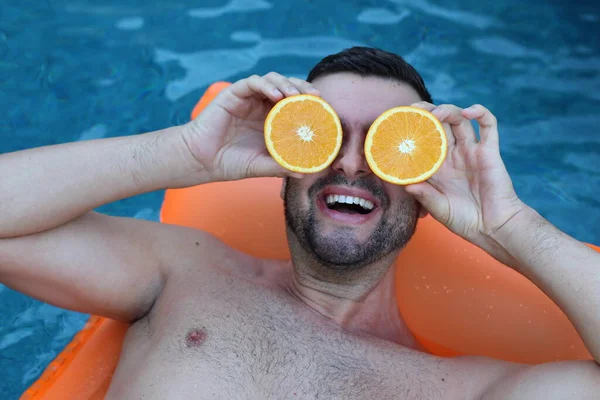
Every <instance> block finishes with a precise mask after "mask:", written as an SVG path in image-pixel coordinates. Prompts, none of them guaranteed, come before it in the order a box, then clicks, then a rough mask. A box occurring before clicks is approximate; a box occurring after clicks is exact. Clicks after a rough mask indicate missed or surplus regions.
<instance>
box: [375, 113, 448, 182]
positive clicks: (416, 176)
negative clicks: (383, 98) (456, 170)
mask: <svg viewBox="0 0 600 400" xmlns="http://www.w3.org/2000/svg"><path fill="white" fill-rule="evenodd" d="M447 151H448V141H447V139H446V133H445V132H444V128H443V126H442V124H441V123H440V121H439V120H438V119H437V118H436V117H435V116H434V115H433V114H431V113H430V112H429V111H426V110H423V109H421V108H416V107H396V108H392V109H390V110H388V111H386V112H384V113H383V114H381V115H380V116H379V117H378V118H377V119H376V120H375V122H373V124H372V125H371V127H370V128H369V132H368V133H367V138H366V139H365V157H366V159H367V163H368V164H369V167H371V170H372V171H373V173H375V174H376V175H377V176H379V177H380V178H381V179H383V180H385V181H387V182H390V183H395V184H397V185H409V184H412V183H419V182H423V181H425V180H427V179H429V178H430V177H431V176H432V175H433V174H435V173H436V172H437V170H438V169H440V167H441V166H442V163H443V162H444V159H445V158H446V153H447Z"/></svg>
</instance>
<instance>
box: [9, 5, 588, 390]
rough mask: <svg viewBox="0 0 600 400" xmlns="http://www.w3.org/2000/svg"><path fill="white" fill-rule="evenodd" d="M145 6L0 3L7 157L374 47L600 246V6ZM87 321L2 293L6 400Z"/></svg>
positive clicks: (117, 130) (135, 127)
mask: <svg viewBox="0 0 600 400" xmlns="http://www.w3.org/2000/svg"><path fill="white" fill-rule="evenodd" d="M139 4H140V2H136V1H126V0H121V1H116V0H98V1H93V2H92V1H87V2H86V1H81V0H80V1H66V0H62V1H53V2H41V1H33V0H30V1H23V0H19V1H17V0H3V1H2V4H1V5H0V110H2V111H3V118H2V119H1V120H0V153H4V152H9V151H15V150H19V149H23V148H29V147H35V146H41V145H48V144H55V143H62V142H67V141H74V140H87V139H93V138H101V137H112V136H120V135H131V134H136V133H141V132H146V131H151V130H156V129H160V128H164V127H166V126H169V125H172V124H179V123H183V122H185V121H186V120H187V118H188V115H189V112H190V109H191V107H192V106H193V105H194V104H195V102H196V101H197V99H198V98H199V96H200V95H201V94H202V93H203V91H204V89H205V88H206V87H207V86H208V84H209V83H210V82H213V81H216V80H230V81H232V80H236V79H239V78H241V77H244V76H246V75H249V74H253V73H257V74H264V73H266V72H269V71H271V70H275V71H278V72H280V73H282V74H285V75H292V76H298V77H305V76H306V73H307V72H308V70H309V69H310V67H311V66H312V65H313V64H314V63H316V62H317V61H318V60H319V59H320V58H322V57H323V56H325V55H327V54H330V53H332V52H336V51H338V50H341V49H342V48H345V47H349V46H352V45H359V44H362V45H369V46H376V47H381V48H384V49H386V50H391V51H395V52H397V53H399V54H401V55H403V56H405V57H406V58H407V59H408V60H409V61H410V62H411V63H413V64H414V65H415V67H416V68H417V69H418V70H419V71H421V73H422V74H423V76H424V78H425V80H426V83H427V84H428V87H429V90H430V91H431V92H432V94H433V96H434V99H435V100H436V102H438V103H441V102H452V103H455V104H458V105H461V106H467V105H470V104H472V103H475V102H479V103H482V104H484V105H486V106H487V107H489V108H490V109H491V110H492V111H493V112H494V113H495V114H496V116H497V117H498V119H499V122H500V129H501V131H500V134H501V147H502V151H503V156H504V160H505V162H506V164H507V167H508V169H509V171H510V173H511V175H512V177H513V180H514V184H515V187H516V189H517V192H518V194H519V195H520V196H521V197H522V198H523V199H524V200H525V201H526V202H527V203H528V204H530V205H532V206H533V207H534V208H536V209H537V210H538V211H539V212H541V213H542V214H543V215H544V216H545V217H546V218H548V219H549V220H550V221H551V222H553V223H554V224H555V225H557V226H558V227H559V228H561V229H563V230H564V231H566V232H568V233H569V234H571V235H573V236H575V237H576V238H578V239H580V240H583V241H587V242H591V243H595V244H600V228H598V227H599V226H600V199H599V198H598V194H599V193H600V134H598V132H597V129H598V128H597V127H598V126H600V114H599V113H598V110H599V109H600V75H599V73H598V71H600V48H599V47H600V43H599V42H598V40H597V38H598V37H599V36H600V23H599V22H600V7H598V6H595V7H594V6H587V8H586V7H585V6H577V7H573V6H572V4H573V2H567V1H563V0H561V1H558V0H555V1H552V2H548V1H541V0H538V1H533V2H528V3H527V5H526V6H524V5H522V2H519V1H516V0H510V1H503V2H495V3H494V4H493V5H488V4H487V3H486V2H481V1H475V0H457V1H453V2H446V1H444V2H442V1H441V0H438V1H433V0H427V1H416V0H411V1H402V0H387V1H386V0H380V1H375V0H371V1H367V0H356V1H346V2H344V6H343V7H340V6H338V5H337V4H339V3H333V2H331V3H330V2H326V1H318V0H312V1H311V0H303V1H292V0H290V1H286V2H278V1H275V0H269V1H267V0H232V1H229V2H226V1H225V0H213V1H206V0H197V1H188V2H184V1H165V0H157V1H153V2H148V4H151V6H146V7H142V6H140V5H139ZM334 4H336V5H334ZM442 4H443V5H442ZM448 4H452V6H450V5H448ZM57 178H60V177H57ZM161 200H162V192H157V193H150V194H146V195H142V196H137V197H135V198H132V199H127V200H123V201H120V202H117V203H114V204H110V205H107V206H105V207H102V208H101V209H100V211H103V212H106V213H109V214H113V215H121V216H132V217H136V218H143V219H150V220H157V218H158V210H159V207H160V202H161ZM86 318H87V316H86V315H83V314H78V313H73V312H67V311H64V310H60V309H57V308H55V307H52V306H49V305H46V304H43V303H40V302H38V301H35V300H33V299H31V298H28V297H26V296H23V295H21V294H18V293H16V292H14V291H12V290H10V289H8V288H6V287H4V286H1V285H0V398H2V399H14V398H17V397H18V395H19V394H20V393H21V392H22V391H23V390H24V389H25V387H27V386H28V385H29V384H30V383H31V382H32V381H33V380H34V379H35V378H36V377H37V376H38V374H39V373H40V372H41V371H42V369H43V368H44V367H45V366H46V364H47V363H48V362H49V361H50V360H51V359H52V358H53V357H54V356H55V355H56V354H57V352H58V351H59V350H60V349H62V347H63V346H64V345H65V344H66V343H67V342H68V341H69V340H70V338H71V337H72V335H73V334H74V333H75V332H76V331H77V330H78V329H80V327H81V326H82V325H83V323H84V322H85V320H86Z"/></svg>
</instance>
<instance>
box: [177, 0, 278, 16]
mask: <svg viewBox="0 0 600 400" xmlns="http://www.w3.org/2000/svg"><path fill="white" fill-rule="evenodd" d="M271 7H273V5H272V4H271V3H269V2H267V1H264V0H231V1H230V2H229V3H227V4H225V5H224V6H223V7H214V8H210V7H205V8H195V9H193V10H190V11H188V15H189V16H190V17H193V18H216V17H220V16H222V15H224V14H231V13H244V12H252V11H261V10H268V9H270V8H271Z"/></svg>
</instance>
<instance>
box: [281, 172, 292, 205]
mask: <svg viewBox="0 0 600 400" xmlns="http://www.w3.org/2000/svg"><path fill="white" fill-rule="evenodd" d="M288 179H290V178H289V177H287V176H286V177H285V178H283V180H282V183H281V191H280V192H279V196H280V197H281V200H284V197H285V189H286V188H287V184H288Z"/></svg>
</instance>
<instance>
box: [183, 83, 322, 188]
mask: <svg viewBox="0 0 600 400" xmlns="http://www.w3.org/2000/svg"><path fill="white" fill-rule="evenodd" d="M300 93H308V94H313V95H319V92H318V90H317V89H315V88H314V87H313V86H312V85H311V84H310V83H308V82H306V81H303V80H301V79H297V78H286V77H284V76H282V75H279V74H277V73H274V72H270V73H268V74H267V75H265V76H263V77H260V76H258V75H253V76H251V77H249V78H246V79H242V80H240V81H238V82H236V83H234V84H233V85H231V86H229V87H228V88H226V89H224V90H223V91H222V92H221V93H220V94H219V95H218V96H217V97H216V98H215V99H214V101H212V102H211V103H210V104H209V105H208V106H207V107H206V109H205V110H204V111H203V112H202V113H201V114H200V115H199V116H198V118H196V119H195V120H194V121H192V122H190V123H189V124H188V127H189V129H188V130H187V132H186V134H185V135H184V138H185V141H186V143H187V145H188V148H189V149H190V151H191V153H192V155H193V157H194V158H195V159H196V160H197V161H198V163H199V164H200V166H201V168H202V169H203V170H204V171H206V172H207V173H208V176H209V177H210V180H211V181H224V180H236V179H244V178H249V177H259V176H293V177H296V178H300V177H302V174H298V173H294V172H291V171H288V170H286V169H285V168H283V167H282V166H280V165H279V164H277V162H276V161H275V160H274V159H273V158H272V157H271V155H270V154H269V152H268V151H267V148H266V146H265V141H264V123H265V118H266V116H267V114H268V112H269V111H270V110H271V108H272V107H273V105H274V104H275V103H276V102H277V101H279V100H281V99H283V98H284V97H286V96H293V95H296V94H300Z"/></svg>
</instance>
